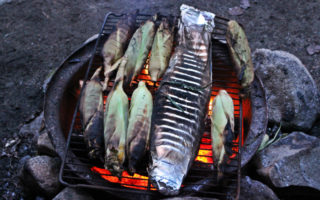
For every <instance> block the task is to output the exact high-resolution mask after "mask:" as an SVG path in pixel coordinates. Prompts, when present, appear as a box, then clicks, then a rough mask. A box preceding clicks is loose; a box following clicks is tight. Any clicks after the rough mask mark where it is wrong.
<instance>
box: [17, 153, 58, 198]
mask: <svg viewBox="0 0 320 200" xmlns="http://www.w3.org/2000/svg"><path fill="white" fill-rule="evenodd" d="M59 168H60V159H59V158H51V157H48V156H36V157H33V158H31V159H29V160H28V161H27V162H26V163H25V165H24V169H23V175H22V176H23V177H22V181H23V183H24V185H25V186H26V187H28V188H29V189H30V190H32V191H34V192H36V193H38V192H39V193H41V194H44V195H46V196H53V195H56V194H57V193H58V192H59V190H60V183H59V177H58V175H59Z"/></svg>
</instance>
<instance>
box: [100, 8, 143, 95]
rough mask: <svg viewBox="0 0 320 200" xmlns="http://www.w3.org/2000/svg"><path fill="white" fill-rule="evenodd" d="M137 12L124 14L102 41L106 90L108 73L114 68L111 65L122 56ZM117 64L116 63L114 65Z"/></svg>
mask: <svg viewBox="0 0 320 200" xmlns="http://www.w3.org/2000/svg"><path fill="white" fill-rule="evenodd" d="M136 16H137V12H134V13H132V14H129V15H128V16H125V17H124V18H123V19H122V20H120V21H119V22H118V24H117V27H116V30H115V31H114V32H112V33H111V35H110V36H109V38H108V40H107V41H106V42H105V43H104V45H103V49H102V56H103V59H104V75H105V81H104V84H103V89H104V90H106V88H107V86H108V81H109V77H110V74H111V73H112V72H113V71H114V70H115V68H113V67H112V65H113V64H114V63H115V62H116V61H117V60H118V59H119V58H121V57H122V56H123V54H124V51H125V48H126V47H127V45H128V43H129V40H130V38H131V36H132V34H133V32H134V29H135V23H136ZM116 66H117V65H116Z"/></svg>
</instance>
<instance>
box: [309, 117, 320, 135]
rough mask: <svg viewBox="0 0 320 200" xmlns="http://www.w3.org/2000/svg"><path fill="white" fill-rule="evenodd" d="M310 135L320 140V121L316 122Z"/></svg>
mask: <svg viewBox="0 0 320 200" xmlns="http://www.w3.org/2000/svg"><path fill="white" fill-rule="evenodd" d="M308 134H309V135H312V136H316V137H318V138H320V120H318V121H316V122H315V123H314V124H313V127H312V128H311V130H310V131H309V132H308Z"/></svg>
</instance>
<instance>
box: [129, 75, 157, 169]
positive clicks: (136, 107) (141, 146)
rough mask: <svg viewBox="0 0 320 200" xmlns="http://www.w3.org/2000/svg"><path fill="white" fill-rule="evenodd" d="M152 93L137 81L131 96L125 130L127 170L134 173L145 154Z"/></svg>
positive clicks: (149, 124) (149, 125)
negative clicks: (127, 122)
mask: <svg viewBox="0 0 320 200" xmlns="http://www.w3.org/2000/svg"><path fill="white" fill-rule="evenodd" d="M152 107H153V99H152V95H151V93H150V92H149V90H148V88H147V87H146V84H145V83H144V82H143V81H140V82H139V85H138V88H137V89H135V90H134V92H133V94H132V97H131V105H130V113H129V125H128V132H127V157H128V160H129V162H128V165H129V171H130V172H131V173H134V172H135V171H136V167H137V165H138V164H139V162H140V161H141V159H142V158H143V156H145V154H146V150H147V145H148V141H149V135H150V127H151V114H152Z"/></svg>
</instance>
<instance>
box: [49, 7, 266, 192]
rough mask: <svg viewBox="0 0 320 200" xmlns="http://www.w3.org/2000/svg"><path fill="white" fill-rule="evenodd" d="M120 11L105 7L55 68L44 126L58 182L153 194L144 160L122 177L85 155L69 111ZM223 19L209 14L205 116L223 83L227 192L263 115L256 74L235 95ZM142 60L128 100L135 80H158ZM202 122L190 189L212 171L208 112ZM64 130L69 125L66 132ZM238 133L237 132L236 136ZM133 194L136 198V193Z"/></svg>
mask: <svg viewBox="0 0 320 200" xmlns="http://www.w3.org/2000/svg"><path fill="white" fill-rule="evenodd" d="M120 17H121V16H119V15H114V14H110V13H109V14H108V15H107V16H106V20H105V22H104V25H103V28H102V30H101V33H100V37H98V39H94V40H92V41H89V42H87V43H86V44H85V45H83V46H82V47H81V48H80V49H79V50H77V51H75V52H74V53H73V54H72V55H71V56H70V57H69V58H68V59H67V60H66V61H65V62H64V63H63V64H62V65H61V67H60V68H59V69H58V70H57V72H56V73H55V75H54V76H53V78H52V80H51V82H50V83H49V86H48V89H47V92H46V100H45V120H46V126H47V128H48V130H49V133H50V137H51V139H52V141H53V143H54V145H55V147H56V149H57V152H58V153H59V155H60V157H61V158H62V159H63V164H62V165H63V166H62V168H61V173H60V180H61V181H62V182H63V183H65V184H67V185H70V186H75V187H85V188H95V189H103V190H108V192H110V193H112V194H114V195H116V196H118V195H121V197H122V198H124V194H119V192H120V191H123V192H126V193H127V194H126V197H128V198H133V196H131V195H130V194H135V195H138V196H139V195H140V197H141V195H142V196H143V195H150V196H152V197H155V196H157V195H158V196H159V193H157V192H156V191H155V190H156V188H154V187H153V186H152V185H151V183H150V181H149V180H148V174H147V171H146V165H141V169H140V170H139V171H138V172H137V173H135V174H134V175H129V174H128V173H127V172H126V171H124V172H123V173H122V177H121V178H118V177H116V176H112V175H111V173H110V172H109V171H108V170H105V169H104V168H103V163H93V162H92V161H90V160H89V159H88V157H87V150H86V147H85V143H84V141H83V137H82V126H81V119H80V114H79V111H77V112H76V113H75V114H76V116H75V118H74V110H75V109H76V106H77V100H78V98H79V95H80V90H81V87H82V85H83V83H84V81H85V74H86V70H87V68H88V67H90V68H91V69H90V71H89V77H91V75H92V74H93V72H94V71H95V69H97V68H98V67H100V66H102V65H103V59H102V57H101V55H100V52H101V48H102V45H103V43H104V41H105V40H106V39H107V37H108V34H110V32H111V31H112V30H113V28H114V26H115V24H116V22H117V21H118V20H119V19H120ZM149 17H150V16H148V15H139V16H138V17H137V22H136V23H137V25H138V24H140V23H141V22H142V21H145V20H146V19H148V18H149ZM227 21H228V20H227V19H224V18H220V17H216V18H215V24H216V31H215V32H214V33H213V40H212V66H213V72H212V74H213V77H212V78H213V87H212V93H211V99H210V104H209V113H208V116H210V115H211V113H212V101H213V99H214V97H215V96H216V95H217V94H218V91H219V90H220V89H225V90H226V91H227V92H228V93H229V94H230V96H231V97H232V99H233V103H234V110H235V112H234V114H235V125H236V126H235V134H236V139H235V140H234V147H233V151H234V153H233V155H232V156H231V157H230V163H229V166H230V167H229V170H228V173H230V174H229V176H230V178H229V179H228V184H227V185H228V186H227V187H226V188H224V189H225V190H226V191H230V188H231V189H232V191H233V194H232V195H234V194H236V192H237V191H236V189H237V187H235V186H236V185H237V173H239V172H238V171H237V169H238V167H239V168H240V167H241V166H243V165H245V164H246V163H247V162H248V161H249V160H250V158H251V157H252V156H253V154H254V153H255V151H256V150H257V148H258V146H259V145H260V143H261V140H262V137H263V133H264V130H265V129H266V122H265V121H267V120H266V107H265V99H264V94H263V92H262V89H261V87H262V86H261V83H260V81H259V80H258V79H257V78H256V79H255V81H254V83H253V87H252V94H251V96H250V98H246V99H241V98H240V97H239V91H240V85H239V84H238V79H237V77H236V73H235V72H234V70H233V67H232V63H231V60H230V58H229V53H228V49H227V46H226V44H224V43H223V41H224V40H225V38H224V35H225V32H224V31H225V29H226V26H225V24H226V22H227ZM221 41H222V42H221ZM92 52H95V53H94V54H93V57H92V60H90V58H91V55H92ZM146 63H147V64H146V65H145V67H144V68H143V69H142V71H141V73H140V75H139V76H138V77H137V78H136V80H135V81H134V83H133V87H132V88H130V89H128V88H125V90H126V93H127V94H128V97H129V100H130V97H131V94H132V92H133V90H134V89H135V88H136V87H137V83H138V80H145V81H146V83H147V87H148V88H149V90H150V92H151V93H152V94H153V95H154V93H155V91H156V90H157V87H158V86H159V84H160V81H159V82H152V81H150V76H149V72H148V61H147V62H146ZM113 79H114V77H111V81H110V82H109V85H108V91H109V90H110V89H111V88H112V86H113ZM107 94H108V92H106V93H105V94H104V100H106V98H107ZM257 105H258V106H257ZM73 118H74V119H75V121H74V126H73V128H72V129H70V127H71V125H72V120H73ZM263 120H264V121H263ZM205 124H206V128H205V131H204V134H203V137H202V139H201V143H200V148H199V152H198V155H197V157H196V159H195V162H194V163H193V166H192V167H191V169H190V170H189V173H188V175H187V178H186V179H185V181H184V183H183V187H182V192H183V191H184V189H186V190H185V191H186V192H190V191H192V192H195V191H193V189H190V188H192V186H194V185H197V186H203V185H204V183H201V181H202V180H203V179H205V178H207V177H208V176H209V177H211V176H212V174H214V173H213V171H214V170H213V167H212V166H213V165H212V163H213V162H214V161H213V160H212V147H211V137H210V124H211V123H210V118H207V120H206V123H205ZM69 130H72V131H71V134H70V135H69ZM240 133H241V134H240ZM240 135H241V137H239V136H240ZM239 139H240V140H241V146H242V154H241V155H239V146H238V144H239ZM66 144H68V145H67V148H65V146H66ZM145 159H146V160H145V162H144V164H146V163H147V160H148V158H145ZM211 178H212V177H211ZM205 185H206V186H207V187H208V186H209V187H211V188H212V187H217V184H216V183H214V182H208V183H205ZM189 189H190V191H189ZM201 195H202V196H211V197H212V196H214V195H216V196H217V197H223V198H226V195H229V194H228V193H227V192H225V191H223V192H222V191H215V190H211V191H210V192H208V190H206V189H204V191H201ZM134 197H135V198H136V197H137V196H134Z"/></svg>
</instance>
